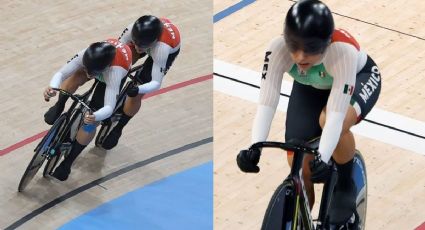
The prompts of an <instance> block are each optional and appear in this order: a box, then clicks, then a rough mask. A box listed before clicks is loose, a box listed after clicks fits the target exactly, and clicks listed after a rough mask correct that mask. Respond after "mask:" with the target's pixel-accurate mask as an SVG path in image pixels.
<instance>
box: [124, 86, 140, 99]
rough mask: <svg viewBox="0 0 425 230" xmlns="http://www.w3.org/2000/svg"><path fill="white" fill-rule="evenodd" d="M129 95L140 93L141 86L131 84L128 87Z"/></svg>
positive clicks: (133, 95)
mask: <svg viewBox="0 0 425 230" xmlns="http://www.w3.org/2000/svg"><path fill="white" fill-rule="evenodd" d="M127 95H128V96H129V97H135V96H137V95H139V87H137V86H131V87H129V88H128V89H127Z"/></svg>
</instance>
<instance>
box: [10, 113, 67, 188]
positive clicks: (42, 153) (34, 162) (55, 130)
mask: <svg viewBox="0 0 425 230" xmlns="http://www.w3.org/2000/svg"><path fill="white" fill-rule="evenodd" d="M65 123H66V115H65V114H63V115H61V116H60V117H59V118H58V119H57V120H56V121H55V123H54V124H53V125H52V127H51V128H50V130H49V131H48V132H47V134H46V135H45V136H44V137H43V139H42V140H41V142H40V143H39V144H38V145H37V147H36V148H35V150H34V152H35V153H34V156H33V158H32V159H31V161H30V163H29V164H28V166H27V168H26V170H25V172H24V175H22V178H21V181H20V182H19V186H18V191H19V192H22V191H23V190H24V189H25V188H26V187H27V185H28V183H29V182H30V181H31V180H32V178H34V176H35V174H36V173H37V172H38V170H39V169H40V167H41V166H42V165H43V163H44V160H45V159H46V158H50V156H54V155H55V154H56V149H55V148H54V147H55V142H56V140H57V136H58V134H59V132H60V129H61V127H63V126H64V124H65Z"/></svg>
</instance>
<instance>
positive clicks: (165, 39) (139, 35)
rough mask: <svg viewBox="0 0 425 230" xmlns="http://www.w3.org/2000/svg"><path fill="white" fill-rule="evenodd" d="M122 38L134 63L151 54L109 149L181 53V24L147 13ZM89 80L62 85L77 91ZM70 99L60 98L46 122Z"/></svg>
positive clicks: (107, 146) (106, 145) (108, 142)
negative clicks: (145, 97)
mask: <svg viewBox="0 0 425 230" xmlns="http://www.w3.org/2000/svg"><path fill="white" fill-rule="evenodd" d="M119 41H120V42H122V43H124V44H126V45H128V46H129V47H130V49H131V51H132V54H133V56H132V63H133V64H134V63H135V62H137V60H138V59H140V58H142V57H144V56H146V55H148V57H147V58H146V60H145V62H144V65H143V69H142V70H141V71H138V72H137V73H136V75H135V76H136V78H137V79H138V81H139V82H140V83H141V85H139V86H137V87H133V88H130V89H129V90H128V96H129V97H128V98H127V99H126V101H125V103H124V106H123V111H120V112H122V116H121V118H120V120H119V122H118V124H117V125H116V126H115V127H114V128H113V129H112V130H111V132H110V134H109V135H108V137H106V138H105V140H104V142H103V145H102V147H103V148H105V149H112V148H113V147H115V146H116V145H117V143H118V140H119V138H120V137H121V134H122V129H123V128H124V126H125V125H126V124H127V123H128V121H129V120H130V119H131V118H132V117H133V116H134V115H135V114H136V113H137V112H138V111H139V109H140V106H141V99H142V98H143V96H144V95H145V94H146V93H150V92H153V91H156V90H158V89H159V88H160V87H161V83H162V79H163V78H164V76H165V74H166V73H167V71H168V70H169V68H170V67H171V65H172V63H173V61H174V60H175V58H176V57H177V55H178V54H179V52H180V32H179V30H178V29H177V27H176V26H175V25H174V24H173V23H172V22H171V21H170V20H169V19H166V18H157V17H155V16H152V15H144V16H142V17H140V18H139V19H137V20H136V21H135V22H134V23H131V24H130V25H129V26H128V27H127V28H125V29H124V31H123V32H122V34H121V36H120V37H119ZM85 81H86V79H85V78H81V77H80V78H79V79H73V80H68V81H65V82H64V83H63V84H62V86H61V87H62V88H65V89H67V90H68V91H70V92H73V91H71V90H74V91H75V90H76V89H77V88H78V87H79V86H80V85H81V84H83V83H84V82H85ZM67 99H68V98H66V97H59V100H58V102H57V103H56V104H55V106H53V107H52V108H51V109H50V110H49V111H48V112H47V113H46V114H45V121H46V123H48V124H53V122H54V121H55V120H56V119H57V118H58V117H59V116H60V114H61V113H62V111H63V109H64V107H65V103H66V100H67Z"/></svg>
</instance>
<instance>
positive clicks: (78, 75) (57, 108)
mask: <svg viewBox="0 0 425 230" xmlns="http://www.w3.org/2000/svg"><path fill="white" fill-rule="evenodd" d="M87 80H88V78H87V76H86V73H85V72H84V71H83V70H78V71H76V72H75V73H74V74H73V75H72V76H71V77H69V78H68V79H66V80H65V81H64V82H63V83H62V84H61V89H63V90H65V91H68V92H70V93H74V92H75V91H76V90H77V89H78V87H80V86H81V85H83V84H84V83H86V82H87ZM68 98H69V97H68V96H67V95H63V94H61V93H59V96H58V101H57V102H56V103H55V104H54V105H53V106H52V107H51V108H50V109H49V110H48V111H47V112H46V113H45V114H44V121H45V122H46V123H47V124H49V125H52V124H53V123H54V122H55V121H56V119H58V117H59V116H60V115H61V114H62V112H63V109H64V108H65V104H66V101H67V100H68Z"/></svg>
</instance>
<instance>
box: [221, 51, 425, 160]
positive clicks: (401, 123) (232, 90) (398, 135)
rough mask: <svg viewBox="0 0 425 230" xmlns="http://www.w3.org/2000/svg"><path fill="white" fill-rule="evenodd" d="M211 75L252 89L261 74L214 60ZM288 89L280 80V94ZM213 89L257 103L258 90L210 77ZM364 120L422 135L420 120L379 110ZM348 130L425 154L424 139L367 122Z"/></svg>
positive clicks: (423, 126)
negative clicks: (226, 77)
mask: <svg viewBox="0 0 425 230" xmlns="http://www.w3.org/2000/svg"><path fill="white" fill-rule="evenodd" d="M214 73H217V74H221V75H224V76H228V77H231V78H234V79H237V80H239V81H242V82H246V83H250V84H253V85H256V86H259V85H260V79H261V77H260V76H261V75H260V73H259V72H255V71H253V70H249V69H246V68H243V67H240V66H237V65H232V64H230V63H226V62H223V61H220V60H216V59H215V60H214ZM285 78H286V79H288V78H289V77H288V76H286V75H285ZM291 88H292V82H288V81H283V84H282V89H281V93H283V94H288V95H289V94H290V91H291ZM214 90H216V91H219V92H222V93H225V94H228V95H231V96H235V97H238V98H242V99H245V100H248V101H251V102H255V103H256V102H257V100H258V93H259V89H257V88H254V87H251V86H248V85H244V84H242V83H238V82H235V81H232V80H228V79H225V78H222V77H218V76H214ZM287 105H288V98H287V97H284V96H281V97H280V102H279V106H278V110H280V111H284V112H285V111H286V108H287ZM366 118H367V119H369V120H372V121H375V122H379V123H381V124H384V125H388V126H392V127H395V128H398V129H401V130H405V131H408V132H411V133H415V134H417V135H420V136H425V123H424V122H423V121H418V120H414V119H412V118H409V117H405V116H402V115H399V114H396V113H392V112H388V111H385V110H382V109H379V108H373V109H372V111H371V112H370V113H369V114H368V115H367V117H366ZM352 131H353V132H354V133H356V134H358V135H361V136H365V137H368V138H371V139H375V140H378V141H381V142H384V143H388V144H391V145H394V146H397V147H400V148H403V149H407V150H410V151H413V152H416V153H420V154H422V155H425V140H424V139H422V138H419V137H415V136H412V135H409V134H406V133H403V132H400V131H397V130H393V129H389V128H386V127H383V126H380V125H375V124H372V123H370V122H361V123H360V124H358V125H356V126H355V127H353V128H352Z"/></svg>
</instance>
